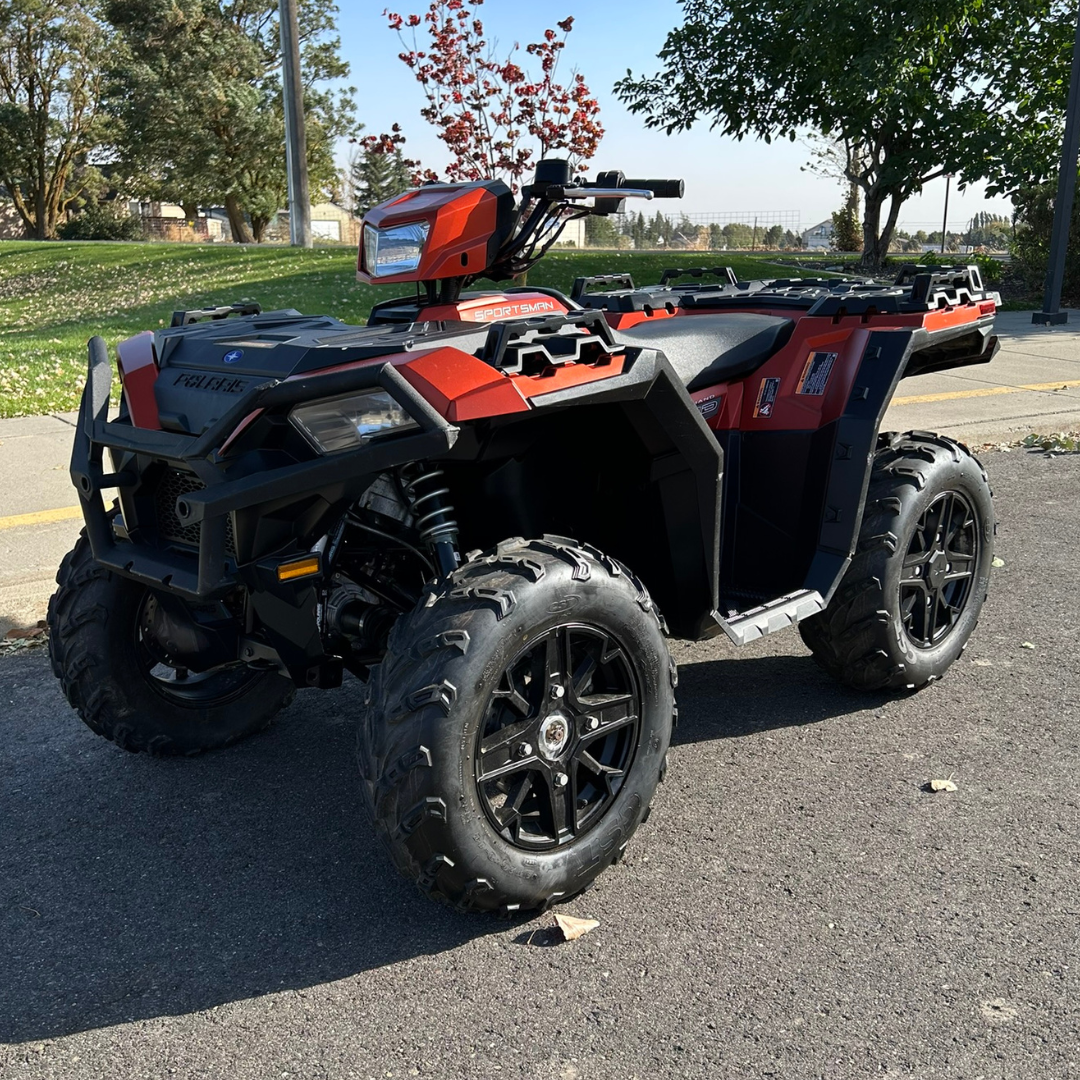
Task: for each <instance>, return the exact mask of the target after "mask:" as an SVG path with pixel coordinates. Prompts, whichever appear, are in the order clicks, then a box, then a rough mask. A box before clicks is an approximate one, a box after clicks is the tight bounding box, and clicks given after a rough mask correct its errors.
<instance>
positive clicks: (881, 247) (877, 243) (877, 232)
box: [862, 191, 904, 270]
mask: <svg viewBox="0 0 1080 1080" xmlns="http://www.w3.org/2000/svg"><path fill="white" fill-rule="evenodd" d="M886 197H888V198H890V199H891V202H890V203H889V214H888V217H886V219H885V224H884V226H883V225H882V224H881V208H882V207H883V206H884V205H885V199H886ZM903 205H904V196H903V195H901V194H900V193H898V192H892V193H891V194H889V195H887V193H886V192H882V191H868V192H867V193H866V203H865V210H864V213H863V255H862V265H863V267H864V268H865V269H867V270H880V269H881V268H882V267H883V266H884V265H885V260H886V259H887V258H888V255H889V245H890V244H891V243H892V238H893V233H894V232H896V222H897V219H898V218H899V217H900V207H901V206H903Z"/></svg>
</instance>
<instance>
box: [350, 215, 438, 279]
mask: <svg viewBox="0 0 1080 1080" xmlns="http://www.w3.org/2000/svg"><path fill="white" fill-rule="evenodd" d="M430 228H431V226H430V225H429V224H428V223H427V222H426V221H414V222H412V223H411V224H409V225H395V226H394V227H393V228H392V229H376V228H375V226H374V225H365V226H364V269H365V270H367V272H368V273H369V274H370V275H371V276H372V277H384V276H386V275H389V274H408V273H410V272H411V271H413V270H415V269H416V268H417V267H418V266H419V265H420V256H421V254H422V253H423V250H424V241H425V240H427V236H428V230H429V229H430Z"/></svg>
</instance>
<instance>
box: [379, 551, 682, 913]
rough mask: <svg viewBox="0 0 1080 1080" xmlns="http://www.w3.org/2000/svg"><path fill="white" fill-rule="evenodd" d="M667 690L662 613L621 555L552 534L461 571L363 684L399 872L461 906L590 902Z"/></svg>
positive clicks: (668, 722)
mask: <svg viewBox="0 0 1080 1080" xmlns="http://www.w3.org/2000/svg"><path fill="white" fill-rule="evenodd" d="M674 686H675V667H674V663H673V662H672V660H671V657H670V654H669V652H668V648H667V642H666V640H665V637H664V631H663V628H662V625H661V621H660V618H659V616H658V614H657V611H656V609H655V607H654V606H653V604H652V601H651V600H650V599H649V596H648V593H646V591H645V590H644V588H643V587H642V586H641V585H640V583H639V582H638V581H637V580H636V578H634V577H633V576H632V575H631V574H630V573H629V572H628V571H627V570H626V569H625V568H624V567H623V566H621V565H620V564H619V563H617V562H616V561H615V560H614V559H611V558H608V557H607V556H604V555H601V554H600V553H599V552H598V551H595V550H594V549H592V548H589V547H587V546H584V545H578V544H575V543H574V542H573V541H570V540H564V539H561V538H559V537H545V538H544V539H543V540H529V541H526V540H521V539H514V540H507V541H504V542H503V543H501V544H499V545H498V547H497V548H496V549H495V550H494V551H491V552H488V553H487V554H486V555H484V556H481V557H479V558H477V559H475V560H474V561H472V562H469V563H467V564H466V565H464V566H462V567H461V568H459V569H458V570H457V571H456V572H455V573H454V574H453V575H452V577H451V578H450V579H449V580H448V581H446V582H444V583H441V584H439V585H438V586H437V587H435V589H434V591H432V592H430V593H429V594H428V595H427V596H426V598H425V599H424V600H422V601H421V602H420V603H419V604H418V605H417V607H416V608H414V609H413V611H411V612H410V613H408V614H406V615H403V616H402V617H401V618H400V619H399V620H398V622H397V624H396V625H395V627H394V629H393V631H392V632H391V635H390V642H389V649H388V651H387V654H386V657H385V658H384V660H383V662H382V663H381V664H380V665H379V666H378V667H377V668H375V670H374V671H373V673H372V678H371V681H370V682H369V684H368V693H367V701H366V703H365V710H364V713H363V715H362V716H361V720H360V725H359V732H358V756H359V761H360V770H361V773H362V776H363V780H364V783H363V791H364V796H365V802H366V804H367V809H368V811H369V814H370V816H371V818H372V821H373V822H374V825H375V828H376V831H377V833H378V834H379V836H380V837H381V839H382V840H383V842H384V843H385V845H386V847H387V849H388V851H389V853H390V856H391V858H392V859H393V861H394V863H395V865H396V866H397V868H398V869H399V870H400V871H401V872H402V873H403V874H404V875H405V876H406V877H408V878H410V879H411V880H413V881H415V882H416V884H417V885H418V886H419V888H420V889H421V891H423V892H424V893H425V894H426V895H428V896H429V897H432V898H434V899H437V900H440V901H442V902H444V903H446V904H449V905H451V906H454V907H456V908H458V909H462V910H483V911H492V910H495V911H498V910H501V911H503V912H514V911H518V910H521V911H527V910H534V909H537V908H541V909H542V908H546V907H547V906H549V905H550V904H552V903H554V902H557V901H559V900H563V899H568V898H569V897H571V896H573V895H575V894H576V893H579V892H581V891H582V890H583V889H585V888H586V887H587V886H588V885H589V884H590V883H591V882H592V881H593V879H594V878H595V877H596V876H597V875H598V874H599V873H600V872H601V871H602V870H603V869H604V868H605V867H607V866H609V865H610V864H611V863H613V862H615V861H616V860H617V859H618V858H619V857H620V855H621V854H622V851H623V849H624V848H625V847H626V844H627V841H628V840H629V839H630V837H631V835H632V834H633V833H634V830H635V829H636V828H637V826H638V825H639V824H640V823H641V821H642V820H643V819H644V817H645V815H646V813H647V811H648V808H649V804H650V802H651V800H652V797H653V793H654V791H655V788H656V785H657V783H658V782H659V781H660V779H661V778H662V776H663V772H664V768H665V764H666V755H667V749H668V743H669V741H670V737H671V727H672V717H673V713H674ZM594 721H595V723H594Z"/></svg>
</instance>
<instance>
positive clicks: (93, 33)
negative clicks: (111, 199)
mask: <svg viewBox="0 0 1080 1080" xmlns="http://www.w3.org/2000/svg"><path fill="white" fill-rule="evenodd" d="M93 10H94V7H93V4H83V3H78V2H77V0H6V2H5V4H4V5H3V7H0V184H2V185H3V187H4V188H5V189H6V191H7V194H8V196H9V197H10V198H11V201H12V203H13V204H14V206H15V210H16V212H17V213H18V215H19V217H20V218H21V219H22V222H23V226H24V228H25V230H26V234H27V236H32V237H36V238H37V239H38V240H44V239H46V238H48V237H51V236H55V235H56V229H57V225H58V223H59V222H61V221H62V220H63V218H64V215H65V212H66V210H67V209H68V207H69V206H71V205H72V203H74V202H76V200H78V199H79V198H80V197H81V196H82V195H83V193H84V192H85V191H87V189H88V188H92V187H93V186H94V185H95V184H96V183H97V182H99V181H100V174H99V173H98V172H97V170H96V169H95V168H94V167H93V165H92V161H91V157H92V153H93V151H94V150H95V149H96V148H97V147H98V146H99V145H100V143H101V141H102V140H103V139H104V138H105V121H104V118H103V116H102V110H101V95H102V79H101V76H100V75H99V71H100V67H101V64H102V62H103V60H104V57H105V55H106V53H107V50H108V48H109V35H108V34H107V32H106V31H105V29H104V28H103V27H102V25H101V23H100V22H99V21H98V20H97V19H96V18H95V17H94V14H93Z"/></svg>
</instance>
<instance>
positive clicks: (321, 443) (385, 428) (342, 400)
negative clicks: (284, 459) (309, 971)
mask: <svg viewBox="0 0 1080 1080" xmlns="http://www.w3.org/2000/svg"><path fill="white" fill-rule="evenodd" d="M289 419H290V420H291V421H292V422H293V424H294V425H295V426H296V427H297V429H298V430H299V431H300V432H301V433H302V434H303V435H304V436H305V437H306V438H307V439H308V441H309V442H310V443H311V444H312V446H314V447H315V449H316V450H318V451H319V453H320V454H337V453H339V452H340V451H342V450H355V449H356V448H357V447H358V446H362V445H363V444H364V443H366V442H367V441H368V440H369V439H374V438H377V437H378V436H380V435H386V434H389V433H390V432H394V431H408V430H409V429H410V428H417V427H419V426H420V425H419V424H417V422H416V421H415V420H414V419H413V418H412V417H411V416H410V415H409V414H408V413H407V412H406V411H405V410H404V409H403V408H402V407H401V406H400V405H399V404H398V403H397V402H396V401H395V400H394V399H393V398H392V397H391V396H390V395H389V394H388V393H386V391H384V390H372V391H369V392H367V393H363V394H343V395H342V396H341V397H335V398H327V399H326V400H324V401H316V402H313V403H312V404H310V405H298V406H297V407H296V408H295V409H293V411H292V412H291V413H290V414H289Z"/></svg>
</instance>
